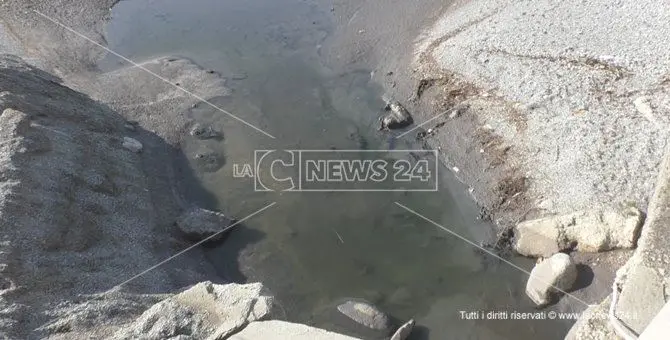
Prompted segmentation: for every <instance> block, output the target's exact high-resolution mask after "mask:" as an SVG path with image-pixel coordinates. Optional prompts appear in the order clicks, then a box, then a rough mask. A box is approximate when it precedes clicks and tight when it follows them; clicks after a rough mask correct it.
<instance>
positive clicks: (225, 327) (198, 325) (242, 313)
mask: <svg viewBox="0 0 670 340" xmlns="http://www.w3.org/2000/svg"><path fill="white" fill-rule="evenodd" d="M264 291H265V289H264V287H263V285H262V284H260V283H250V284H244V285H241V284H235V283H231V284H227V285H217V284H213V283H211V282H201V283H198V284H197V285H195V286H193V287H191V288H189V289H188V290H186V291H184V292H182V293H180V294H177V295H175V296H173V297H170V298H167V299H165V300H163V301H161V302H159V303H157V304H155V305H154V306H152V307H151V308H149V309H148V310H147V311H145V312H144V313H143V314H142V315H141V316H140V317H139V318H137V319H136V320H135V321H134V322H132V323H131V324H130V325H128V326H126V327H124V329H123V330H121V331H119V332H118V333H117V334H116V335H115V338H121V339H137V338H141V339H146V340H153V339H156V340H159V339H169V338H174V337H177V336H184V337H185V338H186V339H212V340H214V339H225V338H227V337H229V336H230V335H231V334H233V333H235V332H237V331H239V330H240V329H242V328H243V327H244V326H246V325H247V324H248V323H250V322H253V321H256V320H261V319H263V318H266V317H268V316H269V315H270V310H271V308H272V297H270V296H268V295H265V293H264Z"/></svg>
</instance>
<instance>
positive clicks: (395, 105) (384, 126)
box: [379, 100, 413, 130]
mask: <svg viewBox="0 0 670 340" xmlns="http://www.w3.org/2000/svg"><path fill="white" fill-rule="evenodd" d="M385 110H386V111H388V113H387V114H386V115H385V116H382V117H380V118H379V122H380V125H379V130H393V129H401V128H404V127H406V126H408V125H410V124H412V123H413V120H412V116H411V115H410V114H409V112H408V111H407V109H405V107H404V106H402V105H401V104H400V103H399V102H397V101H395V100H387V101H386V108H385Z"/></svg>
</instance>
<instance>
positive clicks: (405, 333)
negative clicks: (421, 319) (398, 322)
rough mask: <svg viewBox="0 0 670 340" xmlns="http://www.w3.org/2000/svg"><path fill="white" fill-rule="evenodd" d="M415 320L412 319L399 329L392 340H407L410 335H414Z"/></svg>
mask: <svg viewBox="0 0 670 340" xmlns="http://www.w3.org/2000/svg"><path fill="white" fill-rule="evenodd" d="M414 324H415V322H414V319H411V320H409V321H407V322H406V323H404V324H403V325H402V326H400V328H398V330H397V331H395V333H393V336H391V340H405V339H407V337H409V335H410V334H411V333H412V329H414Z"/></svg>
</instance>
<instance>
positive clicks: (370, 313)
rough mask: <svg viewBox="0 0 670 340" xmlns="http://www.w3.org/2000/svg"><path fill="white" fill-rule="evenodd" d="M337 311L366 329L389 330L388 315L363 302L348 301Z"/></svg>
mask: <svg viewBox="0 0 670 340" xmlns="http://www.w3.org/2000/svg"><path fill="white" fill-rule="evenodd" d="M337 310H338V311H339V312H340V313H342V314H344V315H346V316H347V317H349V318H350V319H351V320H354V321H356V322H357V323H359V324H361V325H363V326H365V327H367V328H370V329H374V330H379V331H386V330H389V329H390V328H391V321H390V319H389V317H388V315H386V314H385V313H384V312H382V311H380V310H379V309H378V308H377V307H375V306H373V305H372V304H369V303H367V302H365V301H354V300H350V301H347V302H345V303H343V304H340V305H338V306H337Z"/></svg>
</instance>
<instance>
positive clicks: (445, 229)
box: [395, 202, 591, 307]
mask: <svg viewBox="0 0 670 340" xmlns="http://www.w3.org/2000/svg"><path fill="white" fill-rule="evenodd" d="M395 204H396V205H398V206H399V207H401V208H403V209H405V210H407V211H409V212H411V213H412V214H414V215H416V216H419V217H420V218H422V219H424V220H425V221H427V222H429V223H431V224H433V225H435V226H436V227H438V228H440V229H442V230H444V231H446V232H448V233H449V234H451V235H453V236H456V237H457V238H459V239H461V240H462V241H464V242H466V243H468V244H470V245H472V246H473V247H475V248H478V249H480V250H482V251H484V252H485V253H487V254H489V255H491V256H493V257H495V258H497V259H499V260H501V261H503V262H505V263H507V264H508V265H510V266H512V267H514V268H516V269H518V270H520V271H522V272H523V273H525V274H527V275H528V276H530V272H529V271H527V270H526V269H523V268H521V267H519V266H517V265H516V264H514V263H512V262H510V261H508V260H505V259H504V258H502V257H500V256H499V255H498V254H496V253H493V252H491V251H489V250H488V249H486V248H484V247H482V246H480V245H478V244H476V243H474V242H472V241H470V240H468V239H467V238H465V237H463V236H461V235H459V234H457V233H455V232H453V231H451V230H449V229H448V228H446V227H444V226H442V225H441V224H439V223H437V222H435V221H433V220H431V219H429V218H428V217H426V216H423V215H421V214H419V213H418V212H416V211H414V210H412V209H410V208H408V207H406V206H404V205H402V204H400V203H398V202H395ZM538 280H539V281H541V282H542V283H544V284H547V285H549V286H551V287H552V288H554V289H556V290H557V291H559V292H561V293H563V294H565V295H566V296H569V297H571V298H573V299H575V300H576V301H579V302H581V303H583V304H584V305H586V306H587V307H589V306H591V305H589V304H588V303H586V302H585V301H583V300H582V299H580V298H578V297H576V296H574V295H572V294H570V293H568V292H566V291H564V290H562V289H560V288H558V287H556V286H554V285H552V284H550V283H549V282H546V281H543V280H541V279H538Z"/></svg>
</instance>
